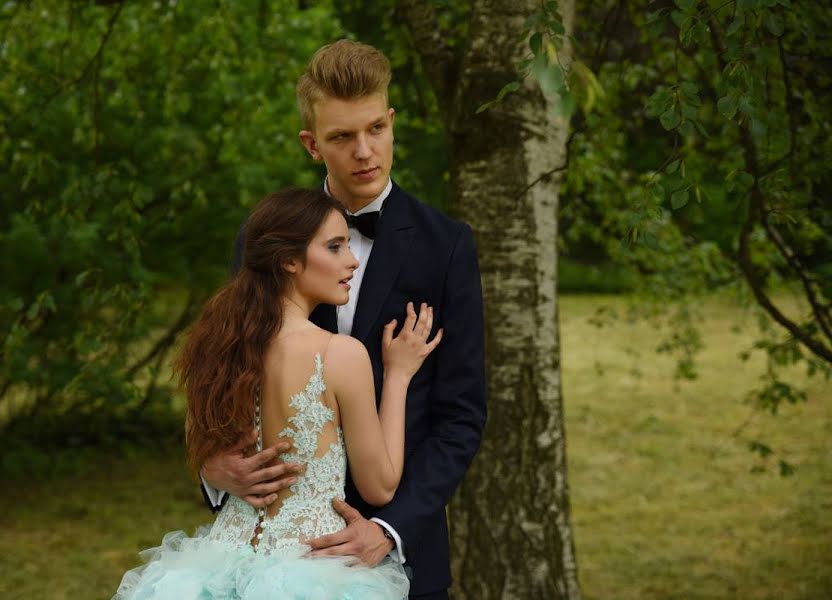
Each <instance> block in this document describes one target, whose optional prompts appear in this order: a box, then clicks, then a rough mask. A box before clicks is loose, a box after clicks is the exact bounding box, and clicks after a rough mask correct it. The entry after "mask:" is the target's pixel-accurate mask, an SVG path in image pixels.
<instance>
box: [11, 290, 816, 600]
mask: <svg viewBox="0 0 832 600" xmlns="http://www.w3.org/2000/svg"><path fill="white" fill-rule="evenodd" d="M601 305H613V306H614V307H615V308H616V309H617V311H618V312H619V314H620V315H623V314H624V313H626V307H627V300H625V299H622V298H615V297H603V298H599V297H587V296H570V297H566V298H563V299H562V307H561V308H562V316H561V318H562V325H563V331H562V342H563V350H564V352H563V360H564V365H563V367H564V372H563V382H564V397H565V409H566V418H567V439H568V444H569V446H568V453H569V464H570V487H571V496H572V499H571V501H572V511H573V526H574V536H575V543H576V547H577V556H578V566H579V571H580V579H581V585H582V588H583V592H584V597H585V598H587V599H589V600H593V599H604V600H606V599H616V600H626V599H629V598H639V599H645V598H656V599H664V598H684V599H700V598H701V599H704V598H707V599H713V598H724V599H746V598H747V599H762V598H770V599H778V600H779V599H822V598H832V467H830V466H829V459H830V458H832V456H831V455H830V454H831V453H830V450H831V449H832V442H830V440H832V403H830V400H832V389H831V388H830V384H829V383H828V382H823V381H820V380H817V379H816V380H814V381H808V382H807V381H806V380H805V378H803V377H802V376H801V375H800V374H799V373H794V374H793V378H794V381H795V382H803V383H807V390H808V392H809V400H808V402H807V403H805V404H801V405H798V406H789V407H784V409H783V410H782V411H781V414H780V415H779V416H778V417H770V416H765V415H756V416H754V417H753V418H752V420H751V422H750V423H749V424H748V425H747V426H746V427H745V428H744V429H743V430H742V432H741V433H740V434H739V435H738V436H735V435H734V432H735V431H736V430H737V429H738V428H739V427H740V425H741V424H742V423H744V422H745V421H746V420H747V418H748V416H749V414H750V413H749V407H748V406H747V405H745V404H743V403H742V402H741V399H742V398H743V396H744V394H745V392H746V391H747V390H748V389H750V388H751V387H752V386H753V385H754V384H755V383H756V380H757V378H758V377H759V375H760V374H761V373H762V371H763V368H764V365H763V364H762V362H761V361H759V360H754V359H752V360H751V361H749V362H747V363H744V362H742V361H740V360H739V358H738V357H737V355H738V353H739V352H740V351H741V350H744V349H746V348H747V347H748V346H749V345H750V342H751V341H752V340H753V331H746V332H743V333H734V332H732V325H733V324H734V323H735V322H736V320H737V318H738V315H739V311H738V309H736V308H735V307H733V306H732V305H731V304H730V303H728V302H726V301H720V300H711V301H708V303H707V310H706V311H705V312H704V315H705V318H704V319H703V322H702V327H703V334H704V342H705V345H706V348H705V350H704V351H703V352H702V353H701V355H700V357H699V370H700V377H699V379H697V380H695V381H685V382H676V381H674V380H673V377H672V374H673V361H672V359H670V358H669V357H668V356H666V355H657V354H656V353H655V352H654V351H653V349H654V348H655V347H656V346H657V345H658V343H659V341H660V338H661V335H662V332H663V329H662V328H661V327H659V326H657V325H656V324H655V323H645V322H643V321H642V322H632V323H631V322H629V321H627V320H626V319H624V318H623V316H621V317H619V318H618V319H615V320H613V322H612V324H610V325H608V326H605V327H604V328H603V329H600V330H599V329H597V328H596V327H595V326H593V325H592V324H590V323H589V318H590V317H592V316H593V315H594V314H595V311H596V309H597V308H598V307H599V306H601ZM746 321H747V322H748V323H750V322H751V320H750V319H746ZM752 439H760V440H762V441H765V442H767V443H768V444H769V445H770V446H772V448H773V449H774V450H775V451H776V452H777V453H778V455H779V456H778V457H773V458H772V457H770V458H769V459H768V460H767V461H766V462H761V461H760V459H759V458H755V456H754V455H752V454H751V453H750V452H749V451H748V450H747V443H748V441H749V440H752ZM153 443H155V440H148V445H151V444H153ZM778 458H783V459H785V460H787V461H788V462H789V463H791V464H793V465H794V466H795V467H796V469H797V470H796V472H795V474H794V475H792V476H790V477H780V476H779V475H778V474H777V472H776V471H777V468H776V467H777V464H776V463H777V459H778ZM755 465H761V466H765V467H766V469H767V470H766V471H765V472H763V473H757V474H753V473H751V472H750V471H751V468H752V467H753V466H755ZM24 481H25V480H24ZM0 487H2V490H3V500H4V507H3V510H2V511H0V531H1V532H2V535H0V598H2V599H4V600H5V599H17V598H20V599H24V598H25V599H38V600H40V599H64V598H65V599H73V600H74V599H81V598H83V599H96V598H109V597H110V596H111V595H112V593H113V591H114V590H115V587H116V586H117V584H118V581H119V580H120V577H121V574H122V573H123V572H124V570H126V569H128V568H131V567H133V566H136V565H137V564H138V562H139V561H138V558H137V556H136V553H137V551H138V550H140V549H143V548H147V547H151V546H154V545H157V544H158V543H159V541H160V539H161V536H162V535H163V534H164V533H165V532H167V531H170V530H174V529H184V530H185V531H188V532H192V531H193V529H194V528H195V527H196V526H197V525H199V524H202V523H205V522H208V521H209V520H210V515H209V514H208V512H207V511H206V509H205V508H204V506H203V504H202V500H201V497H200V494H199V490H198V488H197V486H196V485H195V484H193V483H192V482H191V480H190V479H189V477H188V475H187V473H186V471H185V467H184V464H183V458H182V453H181V452H180V451H173V452H170V453H168V454H162V453H160V452H158V451H156V452H149V451H148V452H146V453H145V452H141V453H132V454H130V455H119V456H113V455H104V454H103V453H102V455H101V456H99V457H97V458H95V459H94V460H93V461H91V462H90V463H89V464H88V465H87V466H86V467H85V468H84V469H82V470H81V471H80V472H78V473H77V474H75V475H74V476H73V477H65V478H55V479H52V480H49V481H31V482H25V483H24V482H23V481H21V480H19V479H16V480H15V481H6V482H0Z"/></svg>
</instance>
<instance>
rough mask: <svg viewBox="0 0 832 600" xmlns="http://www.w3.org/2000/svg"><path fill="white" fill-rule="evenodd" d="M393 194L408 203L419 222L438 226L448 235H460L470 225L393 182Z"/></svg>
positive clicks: (432, 226)
mask: <svg viewBox="0 0 832 600" xmlns="http://www.w3.org/2000/svg"><path fill="white" fill-rule="evenodd" d="M391 195H395V198H396V201H399V202H405V203H407V205H408V208H409V209H410V212H411V215H412V216H413V218H414V220H415V221H416V222H417V223H422V224H425V225H428V226H429V227H431V228H436V229H437V230H440V231H442V232H443V233H445V234H446V235H451V236H453V237H456V236H458V235H459V234H460V233H461V232H462V231H463V230H465V229H468V225H466V224H465V223H463V222H462V221H459V220H457V219H454V218H453V217H450V216H448V215H447V214H445V213H444V212H442V211H441V210H439V209H438V208H436V207H434V206H431V205H430V204H428V203H426V202H424V201H423V200H421V199H419V198H417V197H416V196H414V195H413V194H411V193H410V192H408V191H407V190H405V189H403V188H401V187H399V186H398V185H396V184H395V183H394V184H393V191H392V192H391Z"/></svg>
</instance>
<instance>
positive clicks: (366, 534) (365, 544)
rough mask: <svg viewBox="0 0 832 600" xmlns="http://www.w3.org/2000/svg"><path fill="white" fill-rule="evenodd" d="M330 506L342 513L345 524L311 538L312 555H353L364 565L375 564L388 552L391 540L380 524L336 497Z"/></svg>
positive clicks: (372, 565)
mask: <svg viewBox="0 0 832 600" xmlns="http://www.w3.org/2000/svg"><path fill="white" fill-rule="evenodd" d="M332 506H333V507H334V508H335V510H336V511H337V512H338V514H339V515H341V516H342V517H344V520H345V521H346V522H347V526H346V527H345V528H344V529H342V530H341V531H336V532H335V533H331V534H329V535H324V536H321V537H319V538H316V539H314V540H312V541H310V542H309V545H310V546H311V547H312V552H311V554H310V555H311V556H355V557H356V558H357V559H358V560H359V561H360V562H362V563H364V564H365V565H367V566H369V567H374V566H376V565H377V564H378V563H380V562H381V559H383V558H384V557H385V556H387V554H389V553H390V551H391V550H392V549H393V541H392V540H391V539H389V538H387V537H386V536H385V535H384V533H383V532H382V529H381V525H379V524H378V523H374V522H373V521H368V520H367V519H365V518H364V517H362V516H361V513H360V512H358V511H357V510H355V509H354V508H353V507H352V506H350V505H349V504H347V503H346V502H344V501H343V500H338V499H337V498H336V499H335V500H333V501H332Z"/></svg>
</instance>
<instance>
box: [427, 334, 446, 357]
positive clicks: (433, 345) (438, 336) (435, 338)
mask: <svg viewBox="0 0 832 600" xmlns="http://www.w3.org/2000/svg"><path fill="white" fill-rule="evenodd" d="M443 333H445V330H444V329H440V330H439V331H437V332H436V335H435V336H433V339H432V340H431V341H430V343H428V344H427V345H426V346H425V348H426V349H427V351H428V352H427V353H428V354H430V353H431V352H433V350H434V349H435V348H436V347H437V346H438V345H439V342H441V341H442V334H443Z"/></svg>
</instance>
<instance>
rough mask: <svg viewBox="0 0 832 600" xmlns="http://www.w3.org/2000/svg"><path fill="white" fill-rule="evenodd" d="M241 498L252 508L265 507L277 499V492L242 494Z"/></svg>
mask: <svg viewBox="0 0 832 600" xmlns="http://www.w3.org/2000/svg"><path fill="white" fill-rule="evenodd" d="M243 500H245V501H246V502H247V503H248V504H250V505H251V506H253V507H254V508H266V507H267V506H268V505H269V504H271V503H272V502H274V501H275V500H277V494H269V495H268V496H258V495H256V494H250V495H248V496H243Z"/></svg>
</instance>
